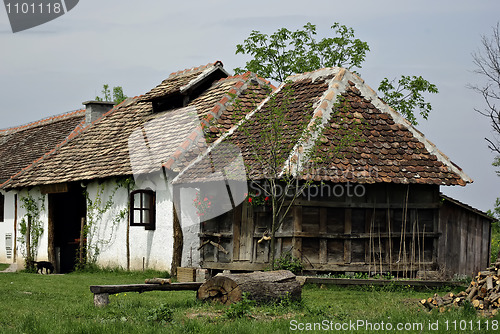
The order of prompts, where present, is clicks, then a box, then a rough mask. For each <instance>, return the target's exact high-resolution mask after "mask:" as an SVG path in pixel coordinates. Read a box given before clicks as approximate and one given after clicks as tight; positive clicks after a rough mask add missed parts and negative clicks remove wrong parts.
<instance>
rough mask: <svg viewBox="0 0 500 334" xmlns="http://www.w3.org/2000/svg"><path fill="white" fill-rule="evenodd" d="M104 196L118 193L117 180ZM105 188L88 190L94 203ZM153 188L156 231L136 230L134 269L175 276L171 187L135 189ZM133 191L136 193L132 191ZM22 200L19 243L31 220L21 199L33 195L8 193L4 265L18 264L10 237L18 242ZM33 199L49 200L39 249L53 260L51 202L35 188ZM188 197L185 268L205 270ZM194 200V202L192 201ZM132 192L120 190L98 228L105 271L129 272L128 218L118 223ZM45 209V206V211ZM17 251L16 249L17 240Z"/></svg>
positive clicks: (1, 251)
mask: <svg viewBox="0 0 500 334" xmlns="http://www.w3.org/2000/svg"><path fill="white" fill-rule="evenodd" d="M102 185H104V192H103V193H102V195H101V200H102V202H103V205H104V202H106V201H107V200H108V199H109V198H110V196H111V194H112V192H113V190H114V189H115V188H116V186H117V183H116V180H111V181H106V182H104V183H102ZM100 187H101V185H100V184H99V183H98V182H92V183H89V184H87V187H86V190H87V192H88V194H89V196H90V199H91V200H92V201H93V202H94V201H95V199H96V194H97V192H98V190H99V189H100ZM145 188H150V189H152V190H155V191H156V229H155V230H146V229H145V228H144V227H142V226H130V236H129V243H130V269H132V270H142V269H143V267H144V268H145V269H158V270H168V271H170V266H171V261H172V251H173V248H172V247H173V202H172V190H171V186H170V185H168V186H167V185H165V183H164V180H162V179H160V178H158V179H152V180H142V181H140V182H138V183H137V184H136V186H135V188H134V189H145ZM132 190H133V189H130V191H132ZM15 194H17V195H18V201H17V207H18V212H17V229H18V231H17V236H18V237H19V235H20V232H19V223H20V222H21V219H22V218H23V217H24V215H25V214H26V210H25V209H24V208H22V207H21V204H22V202H21V198H22V197H23V196H26V195H27V194H28V192H27V191H26V190H22V191H20V192H16V191H9V192H4V195H5V214H4V216H5V218H4V222H0V263H13V262H15V261H14V250H13V249H12V257H11V258H7V252H6V248H5V247H6V244H5V235H6V234H8V233H11V234H12V238H14V212H15V208H14V195H15ZM29 194H30V195H31V196H32V197H33V198H35V199H39V198H43V201H44V203H43V204H44V208H45V209H44V210H43V211H41V214H40V218H41V220H42V222H43V229H44V233H43V234H42V237H41V240H40V242H39V247H38V256H37V260H39V261H43V260H48V232H47V231H48V196H47V195H42V194H41V192H40V189H39V188H38V187H35V188H33V189H31V190H30V192H29ZM181 196H183V197H185V198H184V199H183V200H181V203H183V206H182V207H181V208H180V210H179V208H178V210H177V211H178V212H179V213H180V215H181V217H180V219H181V226H182V229H183V235H184V248H183V257H182V266H194V267H197V266H198V265H199V260H200V257H199V251H198V247H199V237H198V233H199V218H198V217H197V216H196V214H195V212H196V210H195V209H194V208H193V204H192V200H191V198H192V196H193V194H183V195H182V194H181ZM188 199H189V200H188ZM128 200H129V195H128V190H127V189H126V188H124V187H120V188H118V190H117V191H116V192H115V194H114V195H113V198H112V201H113V205H112V207H111V208H110V209H109V210H107V211H106V212H105V213H104V214H103V215H102V219H100V220H99V221H98V222H96V224H95V225H94V226H93V229H94V230H93V231H91V237H92V238H93V239H91V242H96V241H97V245H98V247H99V255H98V257H97V264H98V265H99V266H102V267H121V268H126V267H127V249H126V242H127V224H128V216H125V217H124V218H123V219H120V220H118V221H116V222H113V221H114V220H115V218H116V217H118V215H119V213H120V211H122V210H124V209H126V208H127V206H128ZM40 204H41V203H39V205H40ZM88 214H89V208H87V221H89V216H88ZM12 245H13V246H14V245H15V242H14V239H13V240H12ZM21 248H22V244H20V243H19V242H17V263H18V265H20V266H21V268H22V265H23V264H24V258H23V256H22V254H23V251H22V249H21Z"/></svg>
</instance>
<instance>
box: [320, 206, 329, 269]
mask: <svg viewBox="0 0 500 334" xmlns="http://www.w3.org/2000/svg"><path fill="white" fill-rule="evenodd" d="M326 220H327V208H320V209H319V233H326ZM327 262H328V239H325V238H321V239H319V263H323V264H324V263H327Z"/></svg>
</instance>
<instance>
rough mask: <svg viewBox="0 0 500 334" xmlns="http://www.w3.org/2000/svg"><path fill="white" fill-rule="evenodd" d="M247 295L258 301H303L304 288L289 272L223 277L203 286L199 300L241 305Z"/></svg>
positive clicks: (220, 275)
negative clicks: (238, 303)
mask: <svg viewBox="0 0 500 334" xmlns="http://www.w3.org/2000/svg"><path fill="white" fill-rule="evenodd" d="M245 292H246V293H248V298H249V299H251V300H255V301H257V302H276V301H279V300H281V299H283V298H287V297H289V298H291V299H292V300H300V298H301V294H302V286H301V284H300V283H299V282H298V281H297V280H296V279H295V275H294V274H293V273H292V272H291V271H288V270H278V271H265V272H254V273H247V274H219V275H217V276H215V277H212V278H211V279H209V280H207V281H206V282H205V283H203V285H202V286H201V287H200V289H199V290H198V294H197V298H198V299H200V300H209V301H217V302H220V303H223V304H226V305H229V304H232V303H236V302H239V301H240V300H241V299H242V295H243V293H245Z"/></svg>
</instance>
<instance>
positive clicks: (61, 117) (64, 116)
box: [0, 109, 85, 135]
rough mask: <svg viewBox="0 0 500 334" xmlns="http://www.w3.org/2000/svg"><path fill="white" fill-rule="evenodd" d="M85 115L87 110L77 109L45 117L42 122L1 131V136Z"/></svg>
mask: <svg viewBox="0 0 500 334" xmlns="http://www.w3.org/2000/svg"><path fill="white" fill-rule="evenodd" d="M84 114H85V109H77V110H73V111H69V112H65V113H62V114H57V115H53V116H49V117H45V118H42V119H41V120H38V121H33V122H30V123H26V124H22V125H17V126H13V127H10V128H6V129H0V135H3V134H11V133H15V132H19V131H23V130H27V129H31V128H34V127H37V126H41V125H45V124H50V123H53V122H57V121H61V120H65V119H68V118H71V117H78V116H82V115H84Z"/></svg>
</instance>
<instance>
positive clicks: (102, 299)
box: [94, 293, 109, 307]
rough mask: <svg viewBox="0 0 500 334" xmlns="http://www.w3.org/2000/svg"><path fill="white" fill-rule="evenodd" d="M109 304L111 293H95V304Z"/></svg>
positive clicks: (100, 305) (99, 305)
mask: <svg viewBox="0 0 500 334" xmlns="http://www.w3.org/2000/svg"><path fill="white" fill-rule="evenodd" d="M108 304H109V293H94V306H97V307H103V306H106V305H108Z"/></svg>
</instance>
